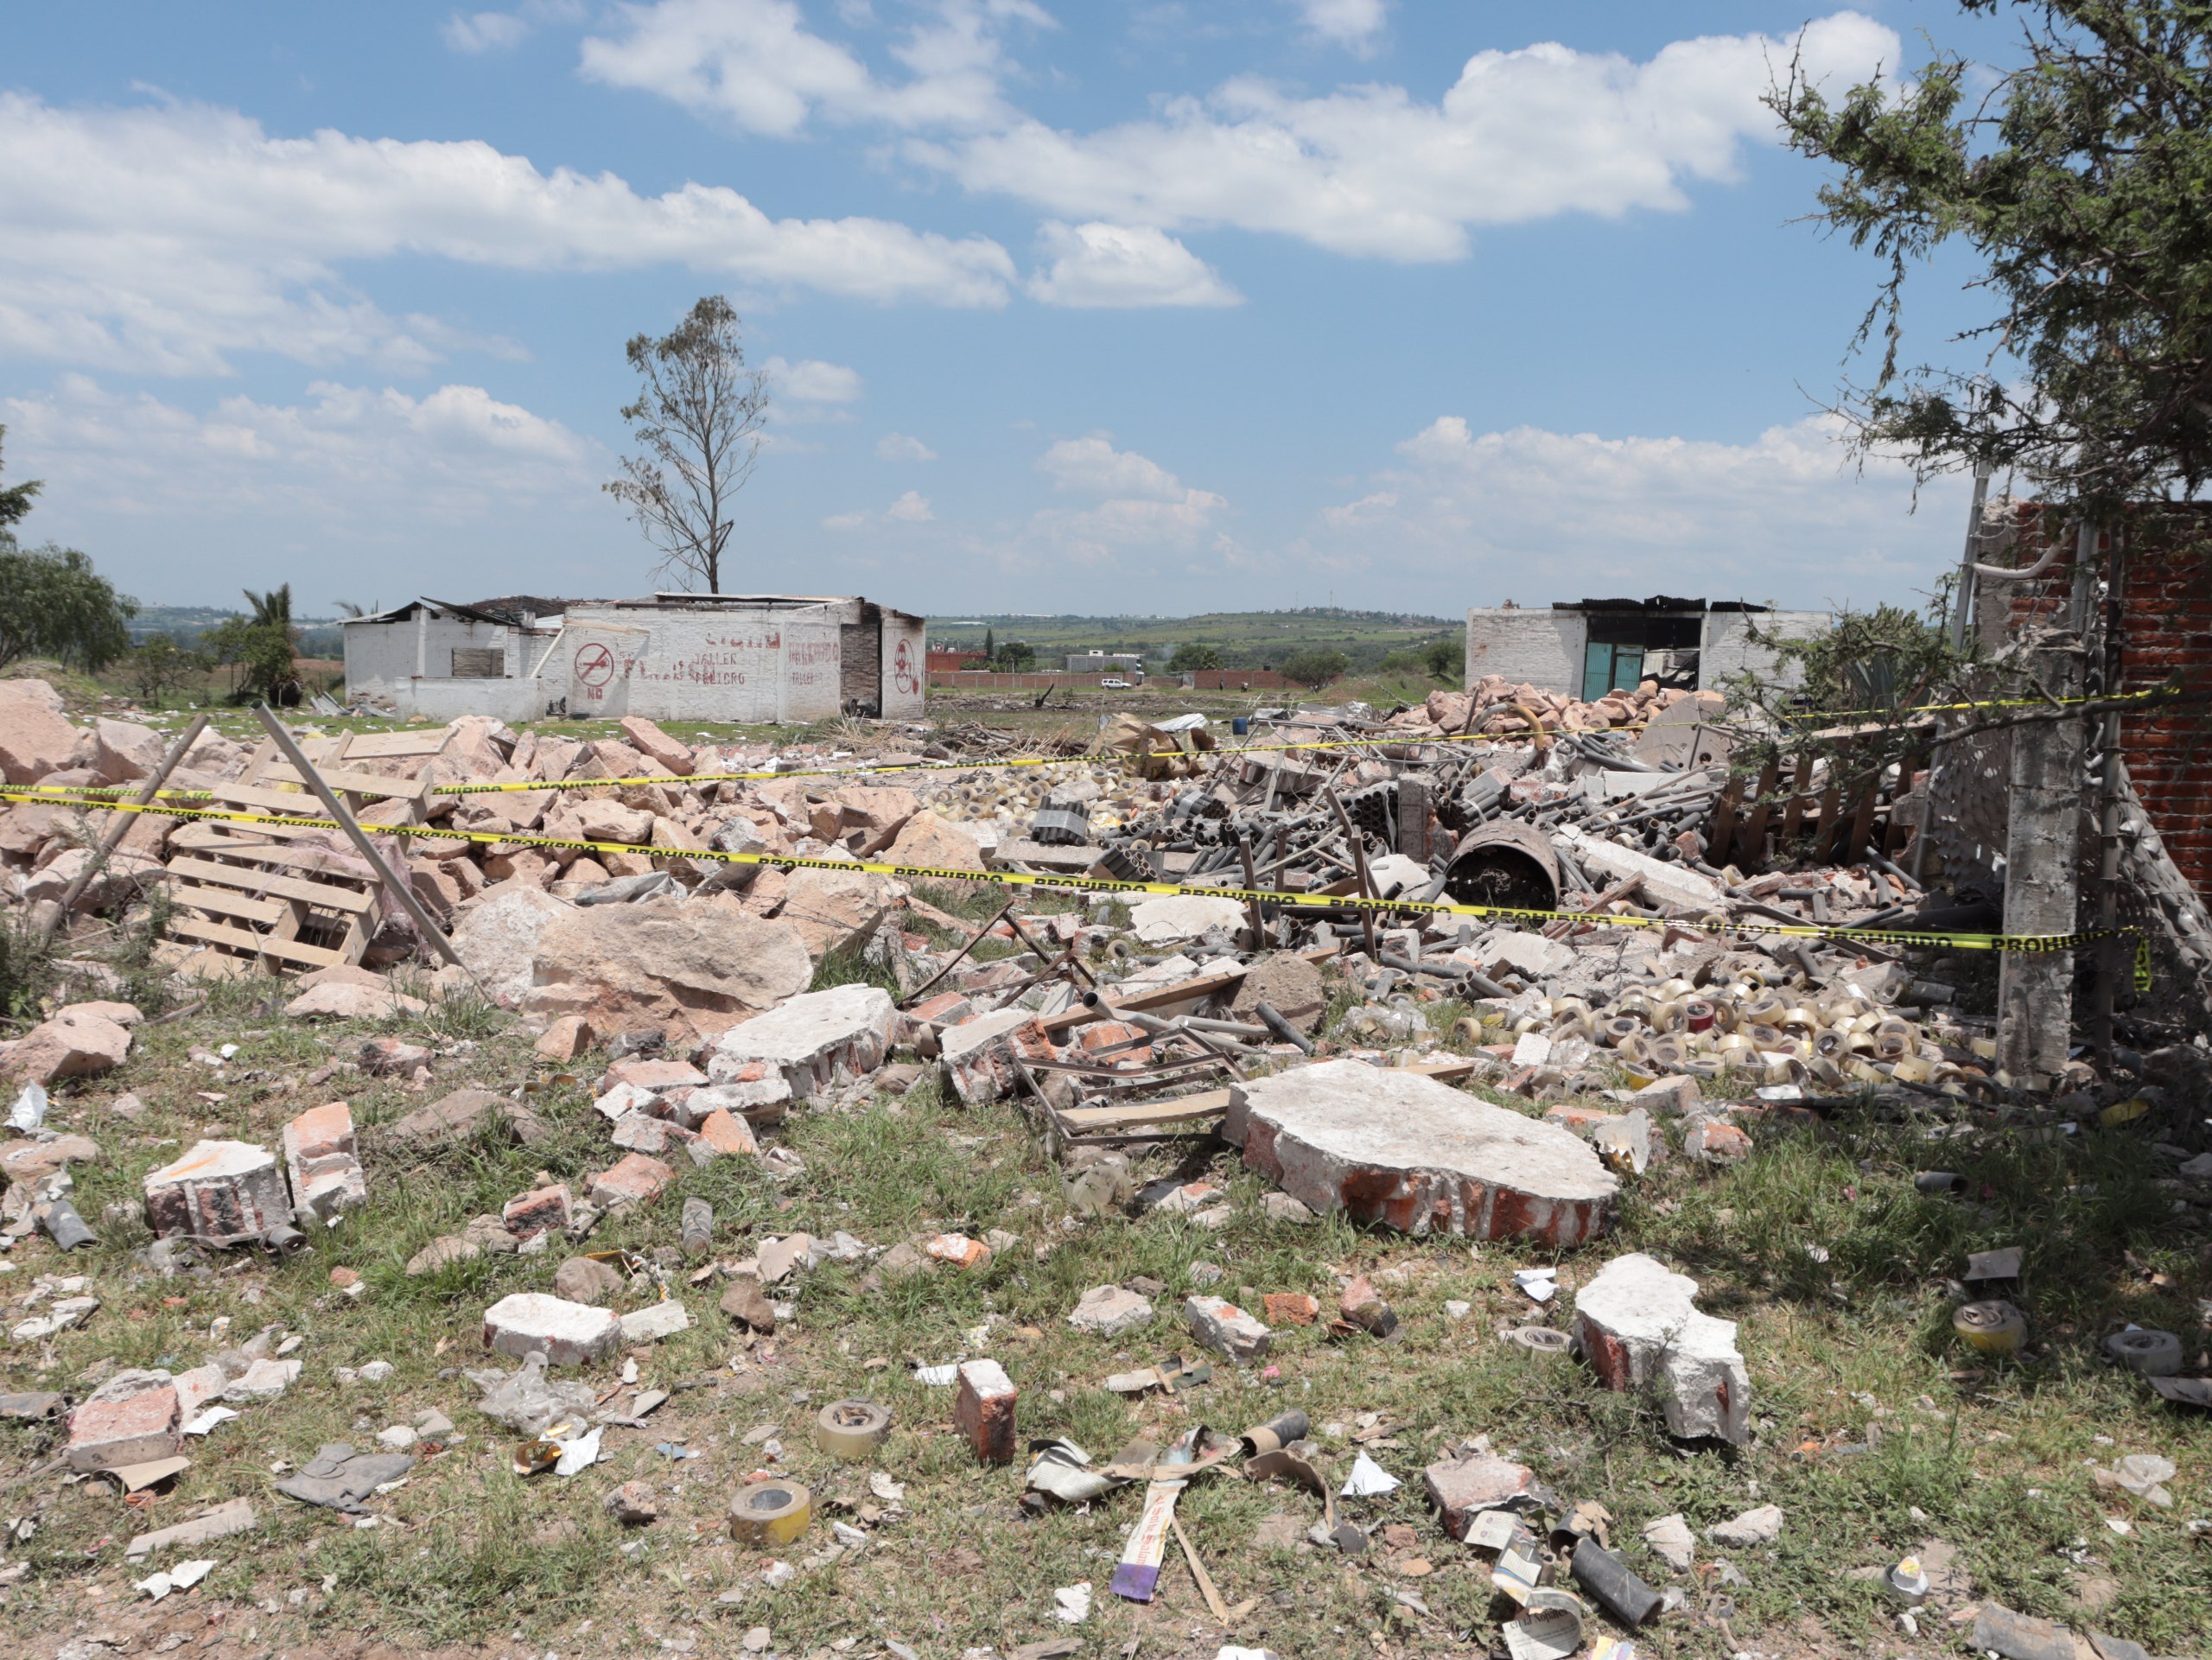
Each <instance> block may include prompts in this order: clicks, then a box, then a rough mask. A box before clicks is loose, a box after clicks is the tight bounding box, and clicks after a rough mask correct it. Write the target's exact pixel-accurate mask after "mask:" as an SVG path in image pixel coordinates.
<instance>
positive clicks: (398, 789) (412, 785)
mask: <svg viewBox="0 0 2212 1660" xmlns="http://www.w3.org/2000/svg"><path fill="white" fill-rule="evenodd" d="M315 770H316V771H318V772H321V773H322V781H323V782H324V783H325V784H327V785H329V786H330V787H331V788H332V789H334V790H337V791H340V792H343V793H345V794H346V795H365V796H374V797H376V798H378V800H389V799H392V798H406V799H410V800H412V799H416V798H420V797H422V796H424V795H426V794H428V793H429V787H430V786H429V781H428V780H427V779H415V778H391V777H387V776H386V775H385V774H384V773H348V772H342V771H339V770H337V769H335V768H334V769H332V770H330V771H327V772H325V771H323V769H322V768H321V767H317V768H316V769H315ZM264 781H265V782H267V783H270V784H305V783H306V782H307V780H306V779H303V778H302V777H301V776H300V774H299V769H298V768H297V767H296V766H272V767H270V769H269V771H268V773H266V774H265V775H264Z"/></svg>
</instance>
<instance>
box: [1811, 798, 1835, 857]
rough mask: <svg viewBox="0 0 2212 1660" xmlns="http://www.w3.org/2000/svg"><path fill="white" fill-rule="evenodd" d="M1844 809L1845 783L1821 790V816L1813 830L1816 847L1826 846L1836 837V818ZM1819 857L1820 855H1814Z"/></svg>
mask: <svg viewBox="0 0 2212 1660" xmlns="http://www.w3.org/2000/svg"><path fill="white" fill-rule="evenodd" d="M1842 811H1843V785H1840V784H1831V785H1828V787H1827V789H1825V790H1823V791H1821V802H1820V818H1819V820H1818V822H1816V823H1815V824H1814V825H1813V827H1812V830H1811V835H1812V837H1813V845H1814V847H1815V848H1816V849H1817V848H1820V847H1822V846H1825V845H1826V844H1827V843H1829V842H1831V841H1833V840H1834V838H1835V825H1836V819H1837V818H1838V817H1840V815H1841V813H1842ZM1814 856H1815V858H1818V857H1819V856H1820V855H1819V854H1818V853H1815V855H1814Z"/></svg>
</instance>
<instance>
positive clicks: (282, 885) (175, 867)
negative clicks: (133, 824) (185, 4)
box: [168, 849, 377, 916]
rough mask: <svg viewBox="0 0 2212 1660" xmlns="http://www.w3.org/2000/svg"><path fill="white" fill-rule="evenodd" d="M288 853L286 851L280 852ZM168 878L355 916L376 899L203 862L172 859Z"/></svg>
mask: <svg viewBox="0 0 2212 1660" xmlns="http://www.w3.org/2000/svg"><path fill="white" fill-rule="evenodd" d="M284 850H285V851H287V852H289V851H290V849H284ZM168 870H169V875H172V876H179V877H182V878H184V879H185V880H187V881H195V882H217V883H220V884H222V885H224V886H226V887H242V888H245V890H246V891H247V892H249V893H254V894H272V895H274V896H276V897H277V898H280V899H288V900H302V901H304V902H305V903H307V904H308V905H319V906H324V907H325V908H327V909H328V910H332V911H345V912H349V913H353V914H354V915H357V916H358V915H359V914H360V913H362V912H364V911H367V910H370V909H372V908H373V907H374V906H375V905H376V902H377V901H376V895H375V894H366V893H363V892H362V891H361V890H360V889H359V888H354V887H339V886H338V885H337V884H336V883H334V882H311V881H301V880H300V879H299V878H298V877H296V876H277V875H270V874H269V873H267V872H265V871H260V870H250V869H247V868H245V867H244V866H241V865H219V864H216V863H214V862H212V861H210V860H206V859H172V860H170V861H169V866H168Z"/></svg>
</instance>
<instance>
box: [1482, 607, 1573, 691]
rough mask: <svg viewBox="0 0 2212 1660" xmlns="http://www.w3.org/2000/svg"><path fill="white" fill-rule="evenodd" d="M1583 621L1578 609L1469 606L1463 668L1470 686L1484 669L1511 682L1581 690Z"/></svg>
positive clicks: (1549, 688)
mask: <svg viewBox="0 0 2212 1660" xmlns="http://www.w3.org/2000/svg"><path fill="white" fill-rule="evenodd" d="M1588 638H1589V625H1588V623H1587V622H1586V621H1585V620H1584V618H1583V615H1582V614H1581V613H1580V611H1554V610H1552V609H1550V608H1549V607H1546V608H1544V609H1542V610H1541V611H1540V610H1535V609H1530V610H1527V611H1518V610H1516V611H1497V610H1472V611H1470V612H1468V613H1467V672H1466V679H1465V685H1466V686H1469V687H1471V686H1472V685H1473V684H1475V682H1476V681H1478V680H1479V679H1481V678H1482V677H1484V675H1486V674H1502V675H1503V676H1504V677H1506V678H1507V679H1508V680H1510V681H1512V682H1513V683H1514V684H1516V685H1517V684H1521V683H1522V682H1524V681H1525V682H1527V683H1528V684H1529V685H1532V686H1536V687H1539V688H1541V689H1542V690H1546V691H1560V692H1565V693H1567V695H1568V696H1575V697H1579V696H1581V695H1582V648H1583V645H1584V643H1585V641H1586V639H1588Z"/></svg>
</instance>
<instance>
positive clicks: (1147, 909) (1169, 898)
mask: <svg viewBox="0 0 2212 1660" xmlns="http://www.w3.org/2000/svg"><path fill="white" fill-rule="evenodd" d="M1246 920H1247V918H1246V915H1245V910H1244V905H1243V901H1242V900H1221V899H1212V898H1209V897H1208V896H1207V895H1205V894H1168V895H1165V896H1163V897H1161V898H1159V899H1151V900H1141V901H1140V902H1139V903H1138V904H1136V905H1135V906H1133V907H1131V909H1130V911H1129V925H1130V926H1131V927H1132V928H1133V929H1135V932H1136V937H1137V938H1139V939H1140V940H1142V941H1143V942H1144V943H1145V944H1147V945H1172V944H1176V943H1178V942H1179V941H1181V940H1185V939H1196V938H1198V937H1199V936H1200V935H1201V934H1205V933H1211V932H1213V930H1215V929H1217V928H1219V929H1222V930H1224V932H1229V933H1231V934H1233V933H1235V932H1236V930H1237V929H1239V928H1241V927H1243V925H1244V924H1245V921H1246Z"/></svg>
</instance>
